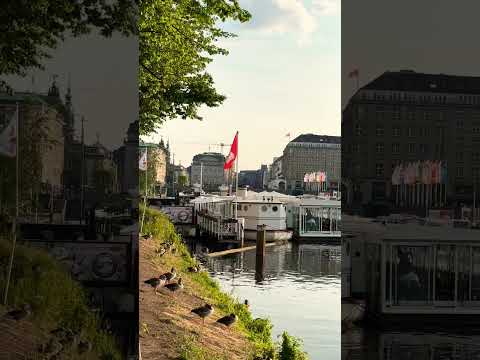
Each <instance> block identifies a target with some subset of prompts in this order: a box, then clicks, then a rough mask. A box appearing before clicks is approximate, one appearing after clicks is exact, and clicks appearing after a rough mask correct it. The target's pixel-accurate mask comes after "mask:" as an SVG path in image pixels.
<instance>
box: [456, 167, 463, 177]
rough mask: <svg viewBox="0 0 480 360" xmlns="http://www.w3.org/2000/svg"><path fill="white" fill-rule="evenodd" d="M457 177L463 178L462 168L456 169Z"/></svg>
mask: <svg viewBox="0 0 480 360" xmlns="http://www.w3.org/2000/svg"><path fill="white" fill-rule="evenodd" d="M457 177H459V178H461V177H463V167H457Z"/></svg>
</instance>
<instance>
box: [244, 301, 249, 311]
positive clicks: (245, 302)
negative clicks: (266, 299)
mask: <svg viewBox="0 0 480 360" xmlns="http://www.w3.org/2000/svg"><path fill="white" fill-rule="evenodd" d="M243 304H244V305H245V307H246V308H247V309H250V303H249V302H248V300H247V299H245V301H244V302H243Z"/></svg>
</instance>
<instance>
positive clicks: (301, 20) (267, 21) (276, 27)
mask: <svg viewBox="0 0 480 360" xmlns="http://www.w3.org/2000/svg"><path fill="white" fill-rule="evenodd" d="M242 5H243V6H244V7H245V8H246V9H248V10H249V11H250V12H251V13H252V20H251V22H250V23H249V27H250V28H252V29H254V30H258V31H261V32H263V33H266V34H289V33H291V34H295V35H296V36H297V39H298V42H299V44H301V45H302V44H305V43H308V42H309V41H310V38H311V35H312V34H313V33H314V31H315V30H316V28H317V21H316V19H315V16H314V15H313V13H312V12H311V10H309V9H307V7H306V6H305V3H304V2H303V1H302V0H244V1H243V2H242Z"/></svg>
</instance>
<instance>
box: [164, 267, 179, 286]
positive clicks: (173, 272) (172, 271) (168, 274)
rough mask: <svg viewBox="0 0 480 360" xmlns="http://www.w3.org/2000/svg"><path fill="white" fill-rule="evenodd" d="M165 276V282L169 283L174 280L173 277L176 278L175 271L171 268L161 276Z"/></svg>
mask: <svg viewBox="0 0 480 360" xmlns="http://www.w3.org/2000/svg"><path fill="white" fill-rule="evenodd" d="M163 275H164V276H165V278H166V279H167V282H170V281H172V280H173V279H175V277H176V276H177V271H176V270H175V268H174V267H172V268H171V270H170V272H167V273H165V274H163Z"/></svg>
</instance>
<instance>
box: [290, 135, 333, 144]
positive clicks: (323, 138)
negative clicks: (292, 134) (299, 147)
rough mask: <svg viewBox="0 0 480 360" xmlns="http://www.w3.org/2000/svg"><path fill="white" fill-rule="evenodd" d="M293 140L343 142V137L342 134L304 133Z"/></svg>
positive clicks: (296, 141)
mask: <svg viewBox="0 0 480 360" xmlns="http://www.w3.org/2000/svg"><path fill="white" fill-rule="evenodd" d="M291 142H294V143H328V144H341V143H342V138H341V137H340V136H330V135H315V134H302V135H299V136H297V137H296V138H295V139H293V140H292V141H291Z"/></svg>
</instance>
